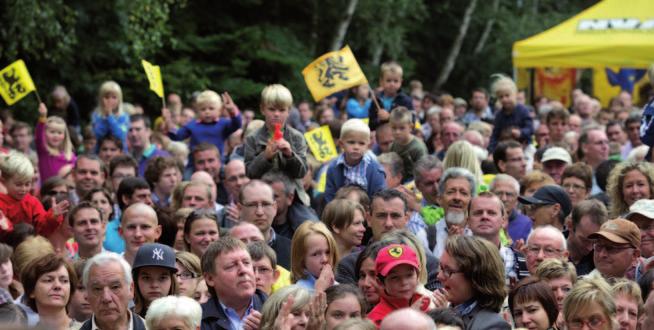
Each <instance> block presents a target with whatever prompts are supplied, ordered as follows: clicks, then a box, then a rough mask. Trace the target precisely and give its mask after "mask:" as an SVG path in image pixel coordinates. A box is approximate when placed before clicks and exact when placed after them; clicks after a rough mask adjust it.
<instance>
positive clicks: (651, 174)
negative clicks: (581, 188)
mask: <svg viewBox="0 0 654 330" xmlns="http://www.w3.org/2000/svg"><path fill="white" fill-rule="evenodd" d="M652 191H654V166H653V165H652V164H650V163H645V162H638V163H634V162H623V163H620V164H618V165H616V167H615V168H614V169H613V170H612V171H611V174H610V175H609V180H608V183H607V185H606V192H607V194H608V195H609V200H610V201H611V202H610V205H609V216H610V217H611V218H617V217H620V216H624V215H625V214H626V213H628V212H629V207H630V206H631V204H633V203H635V202H636V201H637V200H639V199H651V198H652Z"/></svg>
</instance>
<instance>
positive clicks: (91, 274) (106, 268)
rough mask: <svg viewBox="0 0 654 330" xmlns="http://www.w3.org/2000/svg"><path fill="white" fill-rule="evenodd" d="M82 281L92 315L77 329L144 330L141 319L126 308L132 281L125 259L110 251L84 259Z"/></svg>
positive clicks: (129, 268) (132, 295)
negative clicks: (85, 260)
mask: <svg viewBox="0 0 654 330" xmlns="http://www.w3.org/2000/svg"><path fill="white" fill-rule="evenodd" d="M83 283H84V286H85V287H86V292H87V294H88V300H89V304H90V305H91V310H92V311H93V316H91V318H90V319H89V320H87V321H86V322H84V325H82V327H81V328H80V329H82V330H97V329H102V330H105V329H116V330H118V329H121V330H122V329H127V330H145V323H144V321H143V319H142V318H141V317H140V316H138V315H137V314H136V313H132V312H131V311H130V310H129V303H130V301H131V300H132V299H133V298H134V283H133V281H132V270H131V267H130V266H129V264H128V263H127V262H126V261H125V259H123V258H122V257H121V256H119V255H117V254H115V253H112V252H102V253H100V254H97V255H95V256H94V257H93V258H91V259H89V260H88V261H87V262H86V266H85V267H84V275H83Z"/></svg>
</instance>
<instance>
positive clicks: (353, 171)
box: [336, 153, 372, 188]
mask: <svg viewBox="0 0 654 330" xmlns="http://www.w3.org/2000/svg"><path fill="white" fill-rule="evenodd" d="M371 160H372V158H371V157H370V155H368V153H365V154H364V155H363V158H362V159H361V161H360V162H359V164H356V165H354V166H350V165H348V164H347V163H346V162H345V153H342V154H341V155H340V156H338V159H337V160H336V165H342V166H343V167H344V171H343V175H344V176H345V185H348V184H356V185H359V186H361V187H364V188H365V187H366V186H367V185H368V180H367V179H366V169H367V168H368V164H369V163H370V161H371Z"/></svg>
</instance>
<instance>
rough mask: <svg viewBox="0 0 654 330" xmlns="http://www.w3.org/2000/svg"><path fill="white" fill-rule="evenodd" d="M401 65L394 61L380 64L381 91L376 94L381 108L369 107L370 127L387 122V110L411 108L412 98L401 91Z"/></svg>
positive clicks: (374, 127) (373, 127)
mask: <svg viewBox="0 0 654 330" xmlns="http://www.w3.org/2000/svg"><path fill="white" fill-rule="evenodd" d="M402 75H403V70H402V67H401V66H400V65H399V64H398V63H396V62H392V61H391V62H386V63H384V64H382V66H381V74H380V75H379V86H381V87H382V91H381V92H380V93H378V94H377V95H376V98H377V100H378V103H379V105H380V106H381V107H382V109H376V111H375V109H373V108H371V109H370V111H369V112H368V117H369V121H368V123H369V125H370V129H372V130H374V129H376V128H377V126H379V125H381V124H383V123H386V122H388V119H389V112H390V111H391V109H395V108H396V107H400V106H402V107H406V108H407V109H410V110H413V100H412V99H411V97H410V96H409V95H407V94H405V93H404V92H403V91H402V89H401V88H402Z"/></svg>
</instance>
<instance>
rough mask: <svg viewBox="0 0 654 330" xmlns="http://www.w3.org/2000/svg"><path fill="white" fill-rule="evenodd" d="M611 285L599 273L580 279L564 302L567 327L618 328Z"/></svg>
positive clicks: (570, 329)
mask: <svg viewBox="0 0 654 330" xmlns="http://www.w3.org/2000/svg"><path fill="white" fill-rule="evenodd" d="M615 316H616V307H615V302H614V300H613V297H612V296H611V286H610V285H609V284H608V283H606V281H605V280H604V279H603V278H602V277H601V276H599V275H597V276H586V277H584V278H582V279H581V280H579V281H578V282H577V284H576V285H575V286H574V288H573V289H572V291H570V294H568V296H567V297H566V298H565V301H564V302H563V318H564V320H565V324H566V326H567V329H569V330H578V329H584V328H590V329H595V330H612V329H617V328H618V324H617V321H616V317H615Z"/></svg>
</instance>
